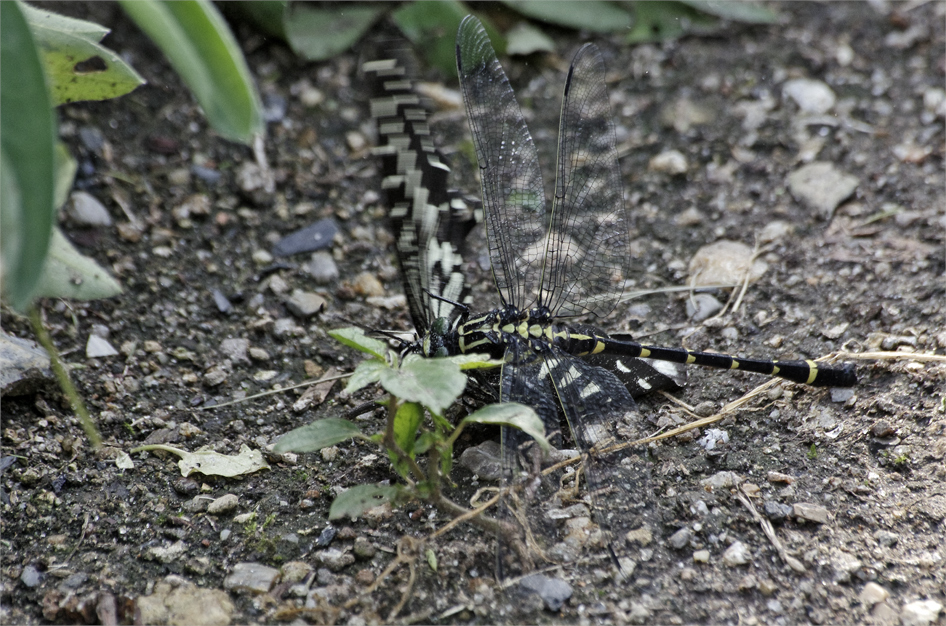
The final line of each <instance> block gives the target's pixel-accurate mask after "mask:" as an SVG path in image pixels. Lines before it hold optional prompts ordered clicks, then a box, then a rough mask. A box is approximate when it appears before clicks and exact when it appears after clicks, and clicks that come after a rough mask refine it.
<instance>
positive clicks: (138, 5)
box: [121, 0, 263, 145]
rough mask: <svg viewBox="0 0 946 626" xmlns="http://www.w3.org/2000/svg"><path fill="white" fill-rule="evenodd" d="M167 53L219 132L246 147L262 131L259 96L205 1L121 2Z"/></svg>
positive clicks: (222, 23) (220, 21)
mask: <svg viewBox="0 0 946 626" xmlns="http://www.w3.org/2000/svg"><path fill="white" fill-rule="evenodd" d="M121 5H122V8H124V9H125V12H126V13H128V15H129V16H131V18H132V19H133V20H134V21H135V23H136V24H137V25H138V27H139V28H141V30H143V31H145V33H147V34H148V36H149V37H151V40H152V41H154V42H155V44H157V46H158V47H159V48H161V51H162V52H164V54H165V55H166V56H167V58H168V60H169V61H170V62H171V65H173V66H174V69H175V70H176V71H177V73H178V74H180V76H181V78H182V79H183V80H184V82H185V83H187V86H188V87H189V88H190V90H191V91H192V92H193V93H194V96H195V97H196V98H197V101H198V102H199V103H200V106H201V107H202V108H203V109H204V114H205V115H206V116H207V120H208V121H209V122H210V124H211V125H212V126H213V127H214V130H216V131H217V132H218V133H220V134H221V135H223V136H224V137H226V138H227V139H231V140H233V141H239V142H241V143H244V144H247V145H249V144H250V143H251V141H252V139H253V137H254V136H255V135H257V134H259V133H261V132H263V116H262V113H261V105H260V98H259V94H258V93H257V92H256V87H255V85H254V83H253V78H252V76H251V75H250V70H249V68H247V66H246V61H245V60H244V58H243V54H242V52H241V51H240V47H239V45H237V42H236V40H235V39H234V37H233V34H232V33H231V32H230V29H229V28H228V27H227V24H226V22H225V21H224V19H223V17H221V16H220V13H218V12H217V9H215V8H214V6H213V5H212V4H211V3H210V2H207V1H206V0H178V1H176V2H157V1H156V0H121Z"/></svg>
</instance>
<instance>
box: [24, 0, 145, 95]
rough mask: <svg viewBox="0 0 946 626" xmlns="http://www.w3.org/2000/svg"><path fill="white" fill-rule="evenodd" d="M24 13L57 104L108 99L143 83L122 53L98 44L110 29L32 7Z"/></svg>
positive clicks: (51, 93)
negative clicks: (121, 55)
mask: <svg viewBox="0 0 946 626" xmlns="http://www.w3.org/2000/svg"><path fill="white" fill-rule="evenodd" d="M24 14H25V15H26V19H27V21H28V22H29V25H30V29H31V30H32V31H33V35H34V37H35V38H36V44H37V45H38V46H39V49H40V51H41V53H42V56H43V64H44V67H45V69H46V75H47V76H48V77H49V84H50V95H51V96H52V100H53V103H54V104H56V105H59V104H63V103H66V102H78V101H82V100H108V99H110V98H117V97H118V96H123V95H125V94H126V93H128V92H130V91H132V90H133V89H135V88H136V87H138V86H139V85H142V84H144V82H145V80H144V79H143V78H142V77H141V76H140V75H139V74H138V72H136V71H135V70H134V69H132V67H131V66H130V65H128V64H127V63H125V61H124V60H122V58H121V57H120V56H118V55H117V54H116V53H114V52H112V51H111V50H109V49H108V48H106V47H104V46H102V45H99V43H98V42H99V41H100V40H101V39H102V37H104V36H105V35H106V34H107V33H108V32H109V31H108V29H107V28H103V27H101V26H99V25H98V24H92V23H91V22H86V21H84V20H77V19H73V18H69V17H65V16H62V15H56V14H55V13H51V12H49V11H43V10H41V9H36V8H33V7H27V9H26V10H25V11H24Z"/></svg>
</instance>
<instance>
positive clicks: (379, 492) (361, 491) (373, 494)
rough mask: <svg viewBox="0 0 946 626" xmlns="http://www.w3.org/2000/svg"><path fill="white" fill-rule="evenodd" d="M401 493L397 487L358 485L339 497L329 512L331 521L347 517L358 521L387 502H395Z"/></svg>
mask: <svg viewBox="0 0 946 626" xmlns="http://www.w3.org/2000/svg"><path fill="white" fill-rule="evenodd" d="M399 493H400V489H399V488H398V487H395V486H382V485H356V486H354V487H352V488H351V489H349V490H348V491H345V492H344V493H341V494H339V495H338V497H337V498H335V500H334V501H333V502H332V506H331V507H330V508H329V511H328V518H329V519H330V520H336V519H341V518H343V517H345V516H348V517H351V518H352V519H357V518H359V517H361V516H362V515H364V514H365V513H366V512H368V511H370V510H371V509H373V508H375V507H377V506H381V505H382V504H384V503H386V502H394V501H395V500H396V499H397V498H398V495H399Z"/></svg>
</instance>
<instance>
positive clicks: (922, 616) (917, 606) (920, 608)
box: [900, 600, 943, 626]
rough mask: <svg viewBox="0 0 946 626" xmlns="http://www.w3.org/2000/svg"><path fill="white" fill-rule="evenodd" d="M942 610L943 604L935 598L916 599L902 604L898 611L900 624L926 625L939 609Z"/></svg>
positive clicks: (934, 618) (907, 625)
mask: <svg viewBox="0 0 946 626" xmlns="http://www.w3.org/2000/svg"><path fill="white" fill-rule="evenodd" d="M942 610H943V604H942V603H941V602H937V601H936V600H917V601H916V602H910V603H909V604H905V605H904V606H903V610H902V611H901V612H900V621H901V623H902V626H928V625H929V624H932V623H933V622H934V621H935V620H936V618H937V617H939V613H940V611H942Z"/></svg>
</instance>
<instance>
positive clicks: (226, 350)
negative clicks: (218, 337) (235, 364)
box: [220, 338, 250, 362]
mask: <svg viewBox="0 0 946 626" xmlns="http://www.w3.org/2000/svg"><path fill="white" fill-rule="evenodd" d="M249 347H250V340H249V339H241V338H230V339H224V340H223V341H221V342H220V352H222V353H223V354H224V355H226V356H227V358H229V359H230V360H231V361H245V362H249V358H247V356H246V351H247V350H248V349H249Z"/></svg>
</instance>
